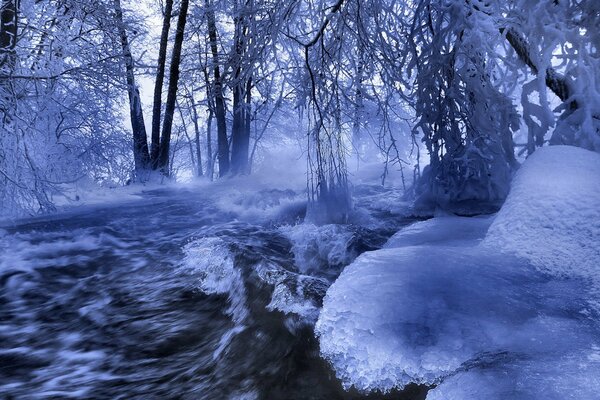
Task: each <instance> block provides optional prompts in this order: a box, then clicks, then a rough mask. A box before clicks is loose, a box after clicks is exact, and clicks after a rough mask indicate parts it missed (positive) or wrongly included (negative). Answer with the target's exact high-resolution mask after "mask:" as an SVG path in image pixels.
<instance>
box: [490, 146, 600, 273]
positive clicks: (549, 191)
mask: <svg viewBox="0 0 600 400" xmlns="http://www.w3.org/2000/svg"><path fill="white" fill-rule="evenodd" d="M599 239H600V155H599V154H597V153H593V152H591V151H588V150H584V149H581V148H577V147H572V146H550V147H546V148H542V149H540V150H538V151H536V152H535V153H534V154H533V155H532V156H531V157H529V158H528V159H527V161H526V162H525V163H524V164H523V166H522V167H521V169H520V170H519V171H518V173H517V175H516V177H515V179H514V180H513V184H512V188H511V191H510V194H509V195H508V198H507V199H506V202H505V203H504V206H503V207H502V209H501V210H500V212H499V213H498V216H497V217H496V220H495V221H494V223H493V224H492V226H491V227H490V229H489V232H488V235H487V237H486V238H485V241H484V244H485V245H488V246H490V247H494V248H498V249H501V250H503V251H506V252H510V253H513V254H516V255H518V256H520V257H523V258H525V259H527V260H529V261H530V262H531V264H532V265H534V266H535V267H537V268H539V269H540V270H543V271H545V272H549V273H552V274H556V275H560V276H572V275H579V276H586V277H593V276H596V275H598V272H600V245H599V244H598V243H599V241H598V240H599Z"/></svg>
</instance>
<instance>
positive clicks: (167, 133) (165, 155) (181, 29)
mask: <svg viewBox="0 0 600 400" xmlns="http://www.w3.org/2000/svg"><path fill="white" fill-rule="evenodd" d="M188 6H189V0H181V8H180V9H179V17H178V19H177V30H176V32H175V43H174V44H173V54H172V57H171V69H170V71H169V89H168V91H167V104H166V105H165V119H164V121H163V130H162V135H161V141H160V150H159V154H158V168H159V169H160V170H161V172H162V173H163V174H164V175H165V176H168V175H169V148H170V145H171V132H172V129H173V116H174V114H175V100H176V99H177V85H178V83H179V64H180V63H181V49H182V47H183V37H184V33H185V24H186V21H187V12H188Z"/></svg>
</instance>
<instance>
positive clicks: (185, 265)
mask: <svg viewBox="0 0 600 400" xmlns="http://www.w3.org/2000/svg"><path fill="white" fill-rule="evenodd" d="M361 193H362V198H363V204H362V207H363V211H362V214H361V215H362V216H359V217H358V218H357V219H356V221H355V222H354V223H351V224H347V225H337V226H336V225H330V226H324V227H323V226H321V227H316V226H313V225H297V223H298V222H299V221H301V219H302V217H303V201H302V200H301V199H302V197H303V196H302V195H301V194H296V193H293V192H290V191H263V192H257V193H254V194H253V195H251V196H244V195H241V196H239V197H238V198H236V199H234V200H232V204H233V205H235V207H234V209H235V210H227V209H226V208H224V207H222V206H220V205H219V204H220V203H219V200H218V198H217V197H216V196H209V195H205V194H203V193H202V191H200V190H192V189H186V190H183V189H180V190H177V189H168V190H167V189H165V190H156V191H148V192H146V193H144V194H143V195H142V196H141V197H142V198H141V199H138V200H135V201H129V202H120V203H115V204H112V205H105V206H95V207H91V206H84V207H80V208H76V209H75V210H74V211H70V212H66V213H60V214H55V215H52V216H47V217H39V218H34V219H27V220H20V221H17V222H11V223H4V224H2V225H0V227H1V229H0V398H3V399H4V398H6V399H63V398H81V399H84V398H85V399H134V398H135V399H338V398H339V399H342V398H363V397H362V396H361V395H360V394H358V393H348V392H345V391H343V389H342V387H341V385H340V383H339V382H338V381H337V379H336V378H335V376H334V374H333V372H332V370H331V369H330V368H329V366H328V365H327V364H326V363H325V362H324V361H323V360H322V359H321V358H320V357H319V353H318V341H317V339H315V337H314V334H313V324H314V321H315V319H316V317H317V315H318V309H319V306H320V302H321V300H322V297H323V295H324V294H325V291H326V289H327V287H328V285H330V284H331V282H332V281H333V280H334V279H335V277H336V276H337V275H338V274H339V273H340V271H341V270H342V269H343V267H344V265H346V264H348V263H349V262H351V261H352V259H353V258H354V257H356V256H357V255H358V254H360V253H361V252H364V251H367V250H371V249H376V248H378V247H380V246H381V245H382V244H383V243H384V242H385V240H386V239H387V238H388V237H389V236H390V235H391V234H392V233H393V232H394V231H396V230H398V229H399V227H400V226H402V225H405V224H407V223H408V222H410V221H409V220H407V219H404V218H402V217H399V216H397V215H394V214H392V213H389V211H386V210H385V209H377V207H375V206H373V203H374V202H373V201H372V200H373V199H374V198H376V197H377V196H380V195H382V193H381V189H377V188H362V189H360V190H359V196H358V197H357V198H358V199H359V200H358V203H359V205H360V202H361V201H360V198H361ZM377 198H378V197H377ZM282 204H285V206H282ZM249 207H254V209H255V210H258V211H257V213H256V215H254V216H252V217H243V216H241V214H240V213H239V211H240V210H245V209H247V208H249ZM260 210H265V215H267V216H266V217H264V218H259V217H257V215H258V216H260ZM273 210H276V212H273ZM423 394H424V392H423V391H422V390H419V388H412V389H411V390H409V391H407V392H405V393H393V394H391V395H390V397H391V398H406V399H417V398H423V397H424V396H423ZM371 398H382V396H377V395H374V396H371Z"/></svg>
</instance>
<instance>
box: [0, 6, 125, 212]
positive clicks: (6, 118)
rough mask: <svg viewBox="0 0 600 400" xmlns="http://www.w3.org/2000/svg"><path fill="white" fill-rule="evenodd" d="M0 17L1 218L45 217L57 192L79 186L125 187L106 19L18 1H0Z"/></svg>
mask: <svg viewBox="0 0 600 400" xmlns="http://www.w3.org/2000/svg"><path fill="white" fill-rule="evenodd" d="M2 10H3V14H2V17H3V19H2V21H3V23H2V26H1V33H0V37H2V38H6V37H10V38H11V40H10V42H8V43H9V46H8V47H3V50H2V53H3V54H2V59H3V61H2V64H3V65H2V69H1V72H0V74H1V75H2V76H1V78H0V81H1V82H2V84H1V85H0V91H1V92H2V95H1V100H0V101H1V103H2V105H1V107H0V108H1V109H2V111H1V112H2V125H1V126H0V129H1V131H2V132H1V134H0V175H1V178H0V179H1V184H0V200H1V203H2V212H3V213H11V212H13V211H14V212H22V211H24V210H27V211H29V212H35V211H38V210H41V211H46V210H50V209H52V208H53V202H52V196H53V195H54V194H56V193H60V192H62V185H63V184H64V183H69V182H74V181H76V180H79V179H81V178H82V177H90V178H92V179H97V180H99V181H103V180H104V181H106V180H114V181H121V182H124V181H125V180H127V179H128V174H129V172H130V169H131V167H130V156H129V153H130V148H131V147H130V145H128V143H130V142H129V141H128V140H127V136H126V133H125V131H124V129H123V127H122V124H120V123H119V121H120V120H121V119H122V116H121V114H120V111H119V108H120V104H119V103H120V100H121V99H122V95H121V93H122V90H123V88H122V85H121V84H120V82H119V81H118V77H119V75H120V74H119V57H120V54H119V52H118V47H117V46H116V44H117V42H116V41H115V35H114V30H113V27H114V25H111V24H110V23H109V21H111V20H112V18H109V14H108V13H109V9H108V8H106V7H103V5H102V4H100V3H98V2H86V1H50V2H38V1H33V0H23V1H21V2H15V1H3V2H2ZM7 10H10V12H11V13H12V14H13V15H14V17H12V19H10V21H9V18H8V17H7V12H6V11H7ZM15 24H16V25H15ZM15 34H16V42H15V41H14V40H15V36H14V35H15ZM5 55H6V56H5Z"/></svg>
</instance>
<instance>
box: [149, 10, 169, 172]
mask: <svg viewBox="0 0 600 400" xmlns="http://www.w3.org/2000/svg"><path fill="white" fill-rule="evenodd" d="M172 13H173V0H166V3H165V16H164V19H163V26H162V31H161V34H160V47H159V49H158V64H157V71H156V81H155V82H154V103H153V105H152V146H151V148H150V159H151V160H152V168H153V169H156V168H157V167H158V154H159V151H160V117H161V107H162V90H163V83H164V80H165V65H166V63H167V45H168V41H169V29H170V28H171V14H172Z"/></svg>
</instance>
